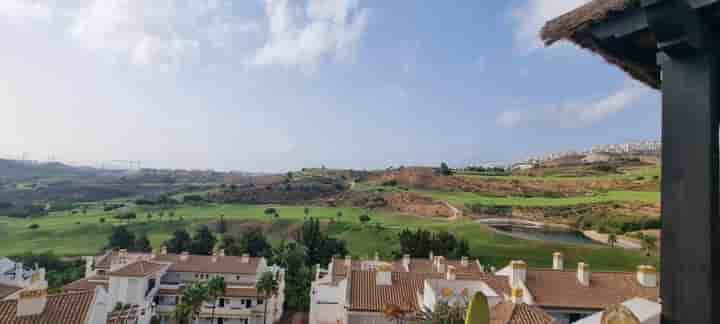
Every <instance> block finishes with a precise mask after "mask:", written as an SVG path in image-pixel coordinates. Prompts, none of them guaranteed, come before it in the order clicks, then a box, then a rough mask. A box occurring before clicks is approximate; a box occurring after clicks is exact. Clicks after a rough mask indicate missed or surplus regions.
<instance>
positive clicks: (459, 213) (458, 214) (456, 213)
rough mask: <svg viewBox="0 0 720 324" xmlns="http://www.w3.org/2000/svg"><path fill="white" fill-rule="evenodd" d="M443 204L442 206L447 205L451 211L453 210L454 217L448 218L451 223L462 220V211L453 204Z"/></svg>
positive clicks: (444, 202)
mask: <svg viewBox="0 0 720 324" xmlns="http://www.w3.org/2000/svg"><path fill="white" fill-rule="evenodd" d="M441 202H442V204H443V205H445V206H446V207H447V208H450V210H452V215H450V217H448V220H450V221H456V220H458V219H460V217H462V216H463V212H462V210H460V209H458V208H457V207H455V206H453V205H451V204H450V203H448V202H447V201H441Z"/></svg>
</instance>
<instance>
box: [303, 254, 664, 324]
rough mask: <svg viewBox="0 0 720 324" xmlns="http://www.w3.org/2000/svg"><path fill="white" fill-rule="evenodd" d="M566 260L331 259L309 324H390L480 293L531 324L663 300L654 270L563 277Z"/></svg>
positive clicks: (495, 307) (314, 294)
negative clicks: (390, 315) (492, 267)
mask: <svg viewBox="0 0 720 324" xmlns="http://www.w3.org/2000/svg"><path fill="white" fill-rule="evenodd" d="M563 261H564V260H563V256H562V254H560V253H556V254H555V255H554V256H553V264H554V267H553V268H552V269H528V267H527V265H526V264H525V262H523V261H513V262H512V263H511V264H510V265H508V266H507V267H505V268H503V269H500V270H499V271H494V272H493V271H487V270H488V269H486V268H485V267H483V265H481V264H480V263H479V262H478V260H474V261H470V260H469V259H468V258H462V259H461V260H447V259H445V258H444V257H442V256H432V255H431V256H430V257H429V258H420V259H418V258H410V257H409V256H404V257H403V258H402V259H401V260H398V261H382V260H379V258H375V259H374V260H352V259H350V258H345V259H333V260H332V262H331V263H330V265H329V266H328V269H318V271H317V274H316V280H315V281H314V282H313V285H312V290H311V296H310V297H311V306H310V307H311V308H310V324H330V323H332V324H337V323H341V324H390V323H391V321H390V320H389V319H387V318H386V316H385V315H384V313H383V311H384V310H385V309H386V308H387V307H394V308H398V309H400V310H402V311H403V312H406V313H409V314H413V313H415V314H417V313H418V312H419V311H421V310H423V309H434V307H435V305H437V303H438V302H440V301H444V302H448V303H455V302H458V301H460V300H467V299H468V298H471V297H472V296H474V295H475V293H477V292H482V293H483V294H484V295H485V296H487V299H488V303H489V306H490V307H491V314H492V316H493V317H499V316H500V315H504V314H505V315H506V312H507V309H508V308H512V309H513V310H515V309H516V308H517V309H518V310H525V311H529V312H532V313H533V314H536V316H534V317H533V318H535V319H536V320H535V321H534V322H530V323H545V322H548V321H549V320H548V317H547V316H546V315H548V316H551V317H550V318H551V319H552V320H551V321H550V322H553V323H559V324H564V323H573V322H575V321H577V320H580V319H582V318H583V317H586V316H588V315H591V314H594V313H597V312H600V311H602V310H604V309H605V308H606V307H608V306H610V305H614V304H618V303H622V302H624V301H626V300H629V299H632V298H635V297H639V298H644V299H647V300H652V301H657V299H658V295H659V291H658V288H657V284H658V282H657V272H656V271H655V269H654V268H652V267H649V266H641V267H639V268H638V271H637V273H631V272H595V273H593V272H591V271H590V268H589V265H587V264H584V263H581V264H579V265H578V270H573V271H568V270H565V269H564V267H563ZM511 314H514V311H513V312H511ZM518 314H521V313H518ZM510 322H511V321H510ZM493 323H495V322H493ZM498 323H508V321H506V322H502V321H500V322H498Z"/></svg>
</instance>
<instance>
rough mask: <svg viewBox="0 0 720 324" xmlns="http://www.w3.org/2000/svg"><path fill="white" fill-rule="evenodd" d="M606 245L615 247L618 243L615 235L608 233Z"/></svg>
mask: <svg viewBox="0 0 720 324" xmlns="http://www.w3.org/2000/svg"><path fill="white" fill-rule="evenodd" d="M607 241H608V244H610V247H615V244H616V243H617V242H618V239H617V235H615V233H610V235H608V237H607Z"/></svg>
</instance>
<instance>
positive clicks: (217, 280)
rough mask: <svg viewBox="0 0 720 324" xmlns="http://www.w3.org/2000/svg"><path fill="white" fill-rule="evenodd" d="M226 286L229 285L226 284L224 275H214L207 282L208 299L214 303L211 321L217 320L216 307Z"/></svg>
mask: <svg viewBox="0 0 720 324" xmlns="http://www.w3.org/2000/svg"><path fill="white" fill-rule="evenodd" d="M226 287H227V285H226V284H225V278H224V277H213V278H211V279H210V280H208V282H207V290H208V300H209V301H212V303H213V307H212V315H210V323H212V322H213V321H215V307H216V306H217V299H218V297H220V296H223V295H224V294H225V288H226Z"/></svg>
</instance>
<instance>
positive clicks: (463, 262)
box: [460, 256, 468, 267]
mask: <svg viewBox="0 0 720 324" xmlns="http://www.w3.org/2000/svg"><path fill="white" fill-rule="evenodd" d="M460 265H461V266H463V267H467V266H468V257H466V256H464V257H462V258H460Z"/></svg>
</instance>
